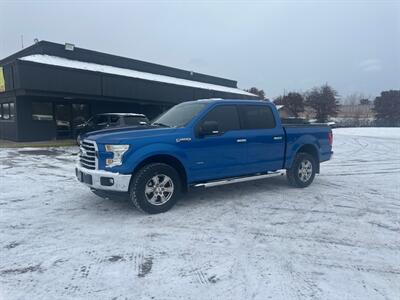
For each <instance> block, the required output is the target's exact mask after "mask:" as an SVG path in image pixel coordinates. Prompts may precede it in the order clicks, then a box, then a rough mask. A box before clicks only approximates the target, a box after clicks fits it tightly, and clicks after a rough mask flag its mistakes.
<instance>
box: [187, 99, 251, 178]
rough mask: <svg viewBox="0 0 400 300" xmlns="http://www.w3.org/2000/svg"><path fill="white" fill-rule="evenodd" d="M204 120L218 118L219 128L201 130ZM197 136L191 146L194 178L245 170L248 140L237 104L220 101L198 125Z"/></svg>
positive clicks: (229, 175) (230, 174)
mask: <svg viewBox="0 0 400 300" xmlns="http://www.w3.org/2000/svg"><path fill="white" fill-rule="evenodd" d="M205 122H216V123H217V126H218V128H217V130H214V131H213V133H210V134H208V135H202V134H201V132H200V131H201V126H202V124H204V123H205ZM195 131H196V132H195V138H194V139H193V141H192V142H191V143H190V144H187V145H190V146H189V149H187V150H188V151H189V155H188V157H189V160H190V166H191V173H192V178H193V182H200V181H208V180H214V179H220V178H227V177H234V176H238V175H242V174H243V173H245V172H246V170H245V164H246V143H245V142H244V141H245V137H243V131H241V130H240V122H239V113H238V109H237V107H236V106H235V105H218V106H216V107H214V108H213V109H211V111H209V112H208V113H207V115H206V116H205V117H204V118H203V119H202V120H200V121H199V123H198V124H197V125H196V126H195Z"/></svg>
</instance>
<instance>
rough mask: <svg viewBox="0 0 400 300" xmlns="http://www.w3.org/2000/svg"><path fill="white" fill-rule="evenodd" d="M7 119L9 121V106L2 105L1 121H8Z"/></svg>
mask: <svg viewBox="0 0 400 300" xmlns="http://www.w3.org/2000/svg"><path fill="white" fill-rule="evenodd" d="M9 119H10V104H9V103H3V120H9Z"/></svg>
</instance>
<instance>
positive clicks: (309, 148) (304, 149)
mask: <svg viewBox="0 0 400 300" xmlns="http://www.w3.org/2000/svg"><path fill="white" fill-rule="evenodd" d="M298 153H307V154H310V155H311V156H312V157H313V158H314V159H315V162H316V163H317V170H316V173H319V168H320V159H319V152H318V149H317V148H316V147H315V145H313V144H305V145H303V146H301V147H300V148H299V149H298V150H297V151H296V155H297V154H298Z"/></svg>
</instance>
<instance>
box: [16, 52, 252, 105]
mask: <svg viewBox="0 0 400 300" xmlns="http://www.w3.org/2000/svg"><path fill="white" fill-rule="evenodd" d="M19 59H20V60H24V61H31V62H35V63H40V64H46V65H52V66H60V67H65V68H72V69H80V70H87V71H93V72H101V73H107V74H114V75H120V76H126V77H132V78H139V79H144V80H151V81H157V82H163V83H168V84H176V85H182V86H189V87H194V88H199V89H205V90H212V91H219V92H226V93H233V94H240V95H246V96H252V97H254V96H255V95H254V94H251V93H248V92H246V91H243V90H241V89H238V88H231V87H226V86H222V85H217V84H211V83H204V82H199V81H194V80H188V79H182V78H176V77H171V76H166V75H159V74H153V73H147V72H141V71H136V70H131V69H124V68H119V67H113V66H108V65H99V64H95V63H90V62H84V61H79V60H71V59H67V58H63V57H58V56H51V55H45V54H33V55H29V56H25V57H21V58H19Z"/></svg>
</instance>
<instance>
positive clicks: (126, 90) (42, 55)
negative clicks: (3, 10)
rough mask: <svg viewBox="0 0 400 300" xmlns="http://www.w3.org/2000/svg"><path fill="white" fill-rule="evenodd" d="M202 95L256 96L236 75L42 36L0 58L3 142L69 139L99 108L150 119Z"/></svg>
mask: <svg viewBox="0 0 400 300" xmlns="http://www.w3.org/2000/svg"><path fill="white" fill-rule="evenodd" d="M205 98H226V99H227V98H229V99H257V96H255V95H253V94H250V93H247V92H245V91H242V90H240V89H238V88H237V82H236V81H234V80H229V79H225V78H220V77H214V76H209V75H205V74H200V73H195V72H190V71H185V70H181V69H176V68H171V67H166V66H162V65H158V64H153V63H148V62H143V61H139V60H134V59H129V58H125V57H120V56H115V55H110V54H105V53H100V52H96V51H91V50H87V49H81V48H76V47H74V46H73V45H62V44H56V43H51V42H47V41H41V42H38V43H36V44H34V45H32V46H30V47H28V48H26V49H24V50H22V51H19V52H17V53H15V54H13V55H11V56H9V57H7V58H5V59H3V60H0V139H8V140H14V141H38V140H52V139H62V138H72V137H74V134H75V128H76V126H77V125H78V124H81V123H82V122H84V121H85V120H87V119H88V118H89V117H91V116H92V115H95V114H98V113H104V112H132V113H143V114H145V115H147V116H148V117H149V118H150V119H151V118H153V117H155V116H157V115H159V114H160V113H162V112H163V111H164V110H166V109H168V108H170V107H171V106H173V105H175V104H177V103H180V102H182V101H190V100H196V99H205Z"/></svg>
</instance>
